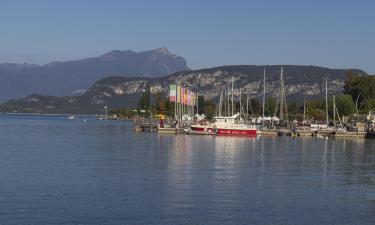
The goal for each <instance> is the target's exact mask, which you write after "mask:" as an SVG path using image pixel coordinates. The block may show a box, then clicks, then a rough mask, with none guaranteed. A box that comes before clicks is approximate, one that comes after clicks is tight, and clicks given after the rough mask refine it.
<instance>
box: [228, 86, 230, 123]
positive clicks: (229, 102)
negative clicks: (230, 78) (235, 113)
mask: <svg viewBox="0 0 375 225" xmlns="http://www.w3.org/2000/svg"><path fill="white" fill-rule="evenodd" d="M227 94H228V115H227V116H229V114H230V104H229V103H230V92H229V83H228V91H227Z"/></svg>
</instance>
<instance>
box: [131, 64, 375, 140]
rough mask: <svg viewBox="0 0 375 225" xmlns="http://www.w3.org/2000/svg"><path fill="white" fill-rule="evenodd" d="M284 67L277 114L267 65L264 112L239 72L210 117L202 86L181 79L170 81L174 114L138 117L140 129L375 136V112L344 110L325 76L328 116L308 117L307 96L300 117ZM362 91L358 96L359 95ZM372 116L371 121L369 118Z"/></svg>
mask: <svg viewBox="0 0 375 225" xmlns="http://www.w3.org/2000/svg"><path fill="white" fill-rule="evenodd" d="M284 77H285V75H284V70H283V67H281V68H280V80H279V89H278V91H277V95H276V97H275V98H276V100H275V102H274V111H273V114H272V115H269V112H268V115H266V113H267V112H266V109H265V107H266V69H264V70H263V80H262V81H261V82H260V83H261V84H262V93H259V94H261V95H262V96H261V99H262V109H261V115H259V114H258V115H256V114H255V113H254V112H253V106H252V101H253V99H251V97H249V94H247V93H246V92H243V91H242V89H241V88H238V87H236V84H235V80H234V78H233V77H232V78H230V79H228V83H227V85H225V86H223V89H222V91H221V92H220V93H219V99H218V101H217V105H216V106H215V108H216V109H215V112H214V115H213V116H211V117H210V118H208V116H206V115H205V114H204V112H203V111H201V110H200V109H199V105H200V102H199V99H201V101H202V99H203V96H201V97H202V98H199V97H198V93H199V90H196V91H194V92H193V91H191V90H190V89H189V88H188V87H185V86H182V85H180V84H171V85H170V86H169V93H168V101H169V102H170V104H172V106H173V114H172V115H169V116H167V115H164V114H163V113H162V112H160V113H159V114H158V115H157V116H154V117H153V118H152V117H150V118H144V117H139V116H137V117H135V119H134V130H135V131H136V132H158V133H162V134H188V135H215V136H228V135H229V136H253V137H254V136H258V135H265V136H290V137H308V136H310V137H315V138H375V132H374V123H375V116H374V114H373V113H372V111H370V112H369V113H368V115H366V117H365V118H364V117H363V115H362V116H361V119H360V116H359V114H358V106H357V103H356V108H357V109H356V114H354V115H353V116H351V117H349V116H344V115H343V114H340V111H339V110H338V107H337V105H336V101H335V96H332V98H331V99H329V95H328V89H329V86H328V80H327V79H325V81H324V86H323V87H324V92H325V98H324V99H325V102H324V104H325V106H324V116H325V118H324V120H323V119H320V120H317V119H316V118H314V117H309V113H308V110H309V107H308V105H307V103H306V102H307V101H306V100H305V99H303V105H302V106H303V112H302V113H301V114H302V115H301V118H300V120H297V119H296V117H295V116H294V118H292V117H291V115H290V114H289V113H288V108H289V106H288V104H287V98H286V90H285V84H284V79H285V78H284ZM359 97H360V96H358V97H357V101H358V98H359ZM365 121H367V122H365Z"/></svg>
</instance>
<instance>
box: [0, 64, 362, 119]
mask: <svg viewBox="0 0 375 225" xmlns="http://www.w3.org/2000/svg"><path fill="white" fill-rule="evenodd" d="M282 67H283V68H284V78H285V90H286V96H287V100H288V102H289V101H298V100H301V99H303V98H302V97H306V99H314V98H315V99H316V98H322V97H323V96H324V92H325V90H324V81H325V79H328V84H329V89H328V92H329V94H339V93H342V91H343V87H344V83H345V79H346V74H347V73H348V72H349V71H351V72H352V73H355V74H367V73H366V72H365V71H363V70H358V69H351V70H349V69H330V68H325V67H317V66H295V65H282ZM264 68H266V71H267V74H266V93H267V96H272V97H274V98H275V97H276V95H277V92H278V85H279V78H280V69H281V66H280V65H268V66H252V65H242V66H222V67H214V68H207V69H200V70H192V71H185V72H176V73H173V74H171V75H167V76H163V77H158V78H149V77H121V76H111V77H106V78H102V79H100V80H98V81H97V82H95V83H94V85H92V86H91V87H90V88H89V89H87V91H86V92H85V93H83V94H82V95H80V96H65V97H61V98H54V97H51V96H42V95H38V97H37V100H38V101H35V96H32V97H31V98H30V96H29V97H26V98H23V99H19V100H12V101H8V102H7V103H5V104H3V105H1V106H0V111H3V112H34V113H35V112H36V113H74V114H81V113H85V114H87V113H91V114H100V113H102V112H103V107H104V105H106V106H108V107H109V108H112V109H114V108H124V107H136V106H137V101H138V99H139V97H140V95H141V94H142V93H144V92H146V91H147V90H150V92H151V94H155V93H157V92H162V93H164V94H165V95H166V94H167V92H168V86H169V84H176V83H179V84H181V85H183V86H185V87H189V88H190V89H191V90H193V91H198V92H199V94H200V95H204V96H205V97H206V98H209V99H214V100H215V99H217V98H218V95H219V94H220V92H221V91H223V90H224V89H226V88H227V85H228V83H229V82H230V81H231V79H232V78H234V80H235V85H236V87H235V88H241V90H242V94H243V95H245V94H248V95H249V96H250V97H251V98H258V99H260V98H261V96H262V92H263V86H262V85H263V83H262V80H263V69H264ZM238 94H239V93H238V92H237V93H236V94H235V96H236V97H238ZM33 98H34V100H33Z"/></svg>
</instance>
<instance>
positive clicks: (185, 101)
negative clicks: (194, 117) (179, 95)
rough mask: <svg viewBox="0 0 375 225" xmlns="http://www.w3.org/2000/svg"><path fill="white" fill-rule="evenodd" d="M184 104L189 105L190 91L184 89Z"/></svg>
mask: <svg viewBox="0 0 375 225" xmlns="http://www.w3.org/2000/svg"><path fill="white" fill-rule="evenodd" d="M184 91H185V92H184V104H185V105H187V97H188V89H186V88H185V89H184Z"/></svg>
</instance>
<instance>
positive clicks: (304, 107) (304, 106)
mask: <svg viewBox="0 0 375 225" xmlns="http://www.w3.org/2000/svg"><path fill="white" fill-rule="evenodd" d="M302 89H303V121H302V124H303V125H305V121H306V100H305V85H304V84H302Z"/></svg>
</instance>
